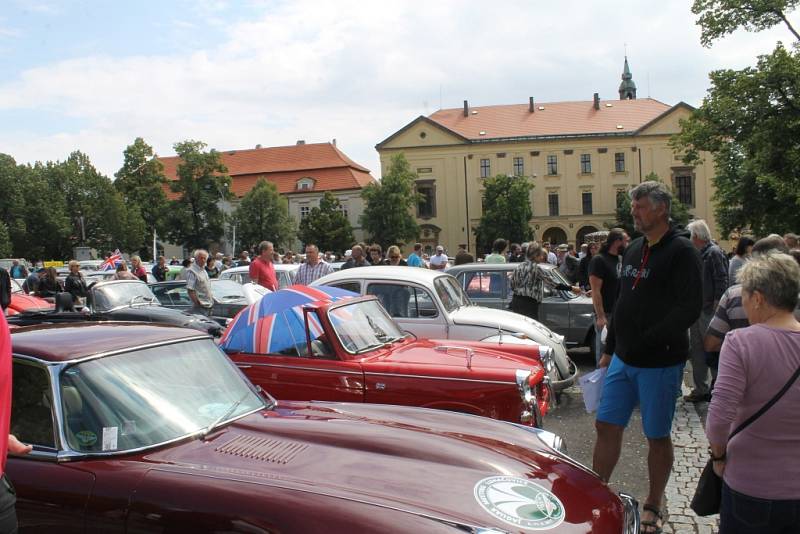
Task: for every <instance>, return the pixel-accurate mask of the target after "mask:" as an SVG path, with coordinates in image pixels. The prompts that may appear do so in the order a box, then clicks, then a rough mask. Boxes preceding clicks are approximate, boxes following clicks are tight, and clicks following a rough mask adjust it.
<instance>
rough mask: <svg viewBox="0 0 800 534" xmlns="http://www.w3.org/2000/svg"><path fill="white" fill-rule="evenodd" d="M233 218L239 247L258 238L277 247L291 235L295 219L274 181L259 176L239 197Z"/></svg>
mask: <svg viewBox="0 0 800 534" xmlns="http://www.w3.org/2000/svg"><path fill="white" fill-rule="evenodd" d="M233 220H234V222H235V224H236V234H237V236H238V238H239V240H240V242H241V244H242V249H243V250H247V249H253V248H255V247H256V245H258V243H260V242H261V241H271V242H272V244H273V245H275V247H276V248H277V247H279V246H280V245H283V244H288V243H290V242H291V241H292V240H293V239H294V233H295V232H294V228H295V222H294V219H293V218H292V217H290V216H289V208H288V207H287V205H286V201H285V200H283V199H282V198H281V196H280V195H279V194H278V188H277V187H275V184H273V183H272V182H268V181H267V180H265V179H263V178H261V179H259V180H258V181H257V182H256V185H255V187H253V189H251V190H250V191H248V193H247V194H246V195H245V196H244V197H243V198H242V202H241V204H239V207H238V208H236V211H235V212H234V214H233Z"/></svg>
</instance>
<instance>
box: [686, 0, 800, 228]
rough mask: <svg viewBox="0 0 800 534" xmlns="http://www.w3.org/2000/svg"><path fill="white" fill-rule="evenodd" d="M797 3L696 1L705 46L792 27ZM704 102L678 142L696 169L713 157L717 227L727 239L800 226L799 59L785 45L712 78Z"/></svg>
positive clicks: (777, 0)
mask: <svg viewBox="0 0 800 534" xmlns="http://www.w3.org/2000/svg"><path fill="white" fill-rule="evenodd" d="M797 3H798V2H797V1H782V0H761V1H750V2H742V1H732V0H727V1H723V0H696V1H695V3H694V6H693V8H692V10H693V12H694V13H695V14H697V15H699V18H698V24H699V25H700V26H701V29H702V38H701V40H702V42H703V44H704V45H706V46H710V45H711V43H712V42H713V41H714V40H715V39H718V38H719V37H722V36H724V35H727V34H729V33H732V32H733V31H735V30H737V29H739V28H742V29H745V30H747V31H759V30H762V29H765V28H769V27H772V26H774V25H776V24H781V23H783V24H785V25H786V26H787V28H788V29H789V31H790V32H791V34H792V35H793V36H794V38H795V39H799V38H800V36H798V34H797V32H796V31H795V30H794V28H793V27H792V25H791V24H790V23H789V22H788V20H787V18H786V13H788V12H789V11H790V10H792V9H794V8H795V7H796V5H797ZM709 77H710V80H711V87H710V88H709V90H708V95H707V96H706V98H705V99H704V100H703V104H702V105H701V106H700V107H699V108H698V109H697V110H695V112H694V113H693V114H692V116H691V117H690V118H689V119H688V120H685V121H683V122H682V123H681V127H682V128H681V132H680V133H679V134H677V135H676V136H675V137H674V138H673V139H672V144H673V147H674V148H675V149H676V150H679V151H682V152H683V153H684V154H685V156H684V161H685V162H687V163H689V164H699V163H701V162H702V159H703V155H702V152H708V153H710V154H711V157H712V158H713V161H714V165H715V168H716V175H715V176H714V185H715V187H716V194H715V197H714V200H715V202H716V206H717V207H716V216H717V221H718V222H719V224H720V227H721V228H722V231H723V233H728V232H730V231H731V230H734V229H744V228H749V229H751V230H752V231H753V232H754V233H755V234H756V235H764V234H767V233H770V232H778V233H783V232H785V231H788V230H796V229H797V228H798V227H800V209H798V208H800V103H798V101H797V95H798V94H800V56H799V55H798V49H797V44H796V43H795V45H794V46H793V47H792V49H787V48H785V47H784V46H783V45H782V44H781V43H778V44H777V45H776V47H775V49H774V50H773V51H772V52H771V53H770V54H766V55H762V56H759V58H758V60H757V64H756V66H754V67H747V68H744V69H741V70H732V69H722V70H717V71H714V72H712V73H711V74H710V75H709Z"/></svg>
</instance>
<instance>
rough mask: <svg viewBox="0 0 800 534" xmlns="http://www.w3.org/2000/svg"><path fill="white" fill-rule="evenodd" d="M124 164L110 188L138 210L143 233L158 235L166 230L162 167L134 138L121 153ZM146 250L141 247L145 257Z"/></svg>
mask: <svg viewBox="0 0 800 534" xmlns="http://www.w3.org/2000/svg"><path fill="white" fill-rule="evenodd" d="M123 155H124V158H125V159H124V162H123V164H122V167H121V168H120V169H119V171H117V173H116V175H115V176H116V178H117V179H116V180H115V181H114V187H115V188H116V190H117V191H119V193H120V194H121V195H122V200H123V201H124V203H125V205H126V206H128V207H130V208H136V209H138V212H139V214H140V215H141V218H142V220H143V221H142V222H143V223H144V221H146V225H147V229H146V231H147V233H148V234H151V233H152V231H153V230H154V229H155V230H156V232H157V233H158V235H163V234H164V233H165V230H166V211H167V195H166V194H165V192H164V184H166V183H167V177H166V176H164V165H163V164H162V163H161V162H160V161H159V160H158V159H156V158H155V157H154V155H155V154H154V153H153V148H152V147H151V146H150V145H148V144H147V143H145V142H144V139H142V138H141V137H137V138H136V139H135V140H134V141H133V144H131V145H128V146H127V147H126V148H125V151H124V152H123ZM149 250H150V247H149V246H146V245H145V246H144V247H142V250H141V252H142V253H144V254H147V253H148V251H149Z"/></svg>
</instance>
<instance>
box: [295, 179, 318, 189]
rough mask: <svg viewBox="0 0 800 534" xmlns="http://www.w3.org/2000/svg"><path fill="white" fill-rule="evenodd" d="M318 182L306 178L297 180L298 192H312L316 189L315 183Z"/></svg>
mask: <svg viewBox="0 0 800 534" xmlns="http://www.w3.org/2000/svg"><path fill="white" fill-rule="evenodd" d="M315 182H316V180H314V179H313V178H310V177H308V176H306V177H305V178H300V179H299V180H297V190H298V191H311V190H312V189H314V183H315Z"/></svg>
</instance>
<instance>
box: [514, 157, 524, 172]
mask: <svg viewBox="0 0 800 534" xmlns="http://www.w3.org/2000/svg"><path fill="white" fill-rule="evenodd" d="M524 175H525V162H524V161H523V160H522V158H514V176H524Z"/></svg>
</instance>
